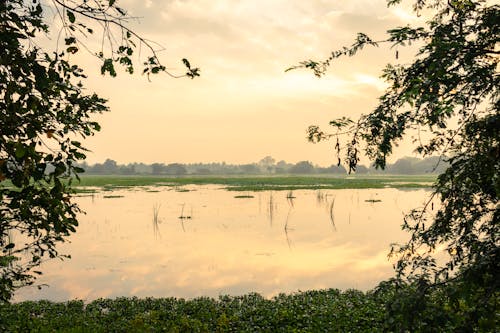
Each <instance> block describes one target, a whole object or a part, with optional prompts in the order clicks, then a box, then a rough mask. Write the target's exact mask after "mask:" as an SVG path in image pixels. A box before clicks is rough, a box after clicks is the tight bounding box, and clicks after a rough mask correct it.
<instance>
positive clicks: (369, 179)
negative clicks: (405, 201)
mask: <svg viewBox="0 0 500 333" xmlns="http://www.w3.org/2000/svg"><path fill="white" fill-rule="evenodd" d="M435 179H436V177H435V176H434V175H422V176H385V175H384V176H365V175H363V176H346V177H316V176H290V177H282V176H275V177H250V176H241V177H222V176H221V177H201V176H200V177H154V176H82V177H81V181H80V183H79V184H78V183H75V184H74V186H76V188H77V189H78V190H80V189H81V188H85V187H90V186H92V187H100V188H103V189H104V190H113V189H116V188H128V187H133V186H172V187H174V188H176V190H177V191H181V192H185V191H189V190H187V189H177V188H178V187H180V186H183V185H206V184H216V185H223V186H225V189H226V190H230V191H268V190H282V191H293V190H307V189H363V188H387V187H389V188H428V187H430V186H431V184H432V183H433V182H434V181H435Z"/></svg>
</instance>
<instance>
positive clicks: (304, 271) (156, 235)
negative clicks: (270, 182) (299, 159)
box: [15, 186, 427, 301]
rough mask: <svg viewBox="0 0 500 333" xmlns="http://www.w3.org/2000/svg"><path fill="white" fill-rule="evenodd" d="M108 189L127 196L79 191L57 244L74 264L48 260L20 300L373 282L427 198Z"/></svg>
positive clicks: (416, 194) (385, 270)
mask: <svg viewBox="0 0 500 333" xmlns="http://www.w3.org/2000/svg"><path fill="white" fill-rule="evenodd" d="M108 194H109V193H108ZM112 194H113V195H116V196H123V197H114V198H104V197H103V196H102V195H95V197H81V198H78V201H79V203H80V205H81V207H82V208H83V209H84V210H85V211H86V212H87V214H86V215H82V216H81V217H80V227H79V229H78V231H77V233H76V234H75V235H73V236H72V237H71V243H68V244H64V245H63V246H61V251H62V252H64V253H69V254H71V256H72V259H70V260H66V261H63V262H61V261H50V262H46V263H45V264H44V265H43V266H42V270H43V271H44V275H43V276H42V277H41V278H40V279H39V280H38V282H39V283H46V284H48V285H50V287H47V288H43V289H42V290H41V291H39V290H37V289H36V288H25V289H23V290H20V291H19V292H18V294H17V295H16V298H15V300H16V301H20V300H26V299H41V298H47V299H51V300H68V299H73V298H79V299H85V300H88V301H89V300H92V299H95V298H99V297H117V296H139V297H146V296H155V297H167V296H176V297H197V296H217V295H219V294H231V295H238V294H244V293H248V292H252V291H255V292H259V293H261V294H263V295H265V296H271V295H274V294H277V293H279V292H293V291H297V290H306V289H312V288H330V287H335V288H341V289H345V288H358V289H365V290H366V289H370V288H372V287H374V286H375V285H376V284H377V282H378V281H380V280H382V279H384V278H387V277H389V276H390V275H391V274H392V268H391V263H390V262H389V261H388V259H387V253H388V250H389V244H390V243H393V242H395V241H404V240H405V239H406V238H407V235H406V234H405V233H403V232H402V231H401V230H400V224H401V223H402V216H403V212H404V211H409V210H410V209H411V208H414V207H415V206H417V205H418V204H419V203H422V202H423V201H424V199H425V198H426V197H427V192H425V191H424V190H414V191H400V190H396V189H377V190H321V191H313V190H301V191H294V192H293V193H290V192H286V191H274V192H262V193H251V194H252V195H248V198H235V193H234V192H229V191H224V190H220V189H219V188H218V187H217V186H203V187H201V186H191V187H185V188H182V189H173V190H171V189H169V188H161V191H159V192H148V191H145V190H144V191H132V190H131V191H115V192H113V193H112ZM252 196H253V197H252ZM375 199H376V200H381V201H375ZM367 200H369V202H367ZM370 200H373V201H370ZM151 221H152V222H151Z"/></svg>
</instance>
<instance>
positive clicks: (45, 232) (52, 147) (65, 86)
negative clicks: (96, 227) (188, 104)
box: [0, 0, 199, 303]
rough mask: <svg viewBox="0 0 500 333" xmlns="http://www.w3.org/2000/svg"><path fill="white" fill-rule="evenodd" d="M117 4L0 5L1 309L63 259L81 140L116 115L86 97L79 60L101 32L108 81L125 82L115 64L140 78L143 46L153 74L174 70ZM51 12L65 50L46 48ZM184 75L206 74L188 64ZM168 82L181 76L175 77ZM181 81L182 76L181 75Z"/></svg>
mask: <svg viewBox="0 0 500 333" xmlns="http://www.w3.org/2000/svg"><path fill="white" fill-rule="evenodd" d="M115 2H116V1H115V0H109V1H108V0H106V1H104V0H94V1H86V0H82V1H78V0H53V1H51V2H48V3H44V2H43V0H31V1H25V0H5V1H1V2H0V50H2V51H1V53H0V247H1V253H0V303H1V302H5V301H8V300H9V299H10V298H11V297H12V295H13V293H14V291H15V290H16V289H17V288H19V287H21V286H23V285H29V284H32V283H33V282H34V275H33V274H41V272H39V271H36V270H34V269H35V267H37V266H38V265H39V264H40V263H41V262H42V261H43V260H45V259H47V258H56V257H58V258H64V256H63V255H61V254H60V253H59V252H58V250H57V248H56V244H57V243H60V242H64V240H65V238H66V237H67V236H68V235H69V234H70V233H72V232H74V231H75V230H76V227H77V225H78V221H77V214H78V213H79V212H80V209H79V208H78V206H77V205H76V204H75V203H74V202H73V201H72V198H71V193H72V192H71V184H72V180H73V179H74V178H75V177H76V178H78V173H80V172H82V171H83V170H82V169H81V168H79V167H78V166H76V162H78V161H82V160H84V159H85V153H86V149H85V148H84V147H83V146H82V144H81V143H80V142H79V141H78V137H81V138H85V137H88V136H90V135H93V134H94V133H95V132H96V131H99V129H100V127H99V124H98V123H96V122H94V121H93V120H92V119H91V116H92V115H93V114H96V113H101V112H104V111H107V110H108V107H107V106H106V104H105V102H106V101H105V100H104V99H102V98H100V97H99V96H97V95H96V94H87V93H86V92H85V89H84V86H83V83H82V80H83V79H85V77H86V76H85V74H84V72H83V70H82V69H81V68H79V67H78V66H76V65H74V64H71V63H70V61H69V59H70V58H71V56H72V55H73V54H75V53H77V52H81V50H82V49H83V50H85V49H88V45H86V44H85V38H86V36H89V35H91V34H92V33H93V32H94V29H95V27H96V26H97V27H98V28H99V29H101V31H99V35H101V36H104V37H102V38H103V40H102V43H101V44H102V45H109V47H108V48H107V49H106V48H103V50H99V52H95V53H93V52H92V51H90V52H91V54H95V56H97V57H98V58H99V59H100V61H101V62H102V66H101V73H102V74H109V75H111V76H116V69H115V64H118V65H121V66H123V67H124V69H125V71H126V72H128V73H133V71H134V65H133V62H132V58H131V57H132V55H133V54H134V50H135V48H136V46H143V48H144V49H149V51H150V55H149V56H148V57H147V59H146V60H145V62H144V68H143V73H144V74H146V75H149V74H155V73H159V72H167V71H166V68H165V67H164V66H163V65H162V64H161V63H160V61H159V60H158V57H157V55H156V50H155V49H154V48H153V46H152V45H151V44H150V43H149V42H147V41H146V40H144V39H143V38H142V37H141V36H140V35H138V34H137V33H135V32H134V31H132V30H131V29H129V28H128V27H127V22H128V20H129V17H128V16H127V14H126V12H125V11H124V10H123V9H122V8H120V7H118V6H117V5H116V3H115ZM49 5H51V6H52V9H53V10H54V12H55V13H56V14H57V15H58V16H59V19H60V22H61V24H62V29H61V31H60V34H59V35H60V40H61V42H62V41H63V44H64V46H63V47H62V45H59V46H58V50H57V51H56V52H53V53H51V52H48V51H44V50H43V49H41V48H40V47H38V46H37V39H36V37H37V36H38V35H40V34H47V33H49V26H48V25H47V24H46V23H45V22H44V11H46V10H47V8H49V7H50V6H49ZM183 62H184V64H185V66H186V67H187V72H186V74H185V76H188V77H191V78H194V77H195V76H198V75H199V73H198V69H197V68H192V67H191V65H190V64H189V62H188V61H187V60H185V59H183ZM167 74H169V75H171V76H175V75H173V74H171V73H168V72H167ZM176 77H177V76H176Z"/></svg>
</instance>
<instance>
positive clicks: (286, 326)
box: [0, 289, 384, 332]
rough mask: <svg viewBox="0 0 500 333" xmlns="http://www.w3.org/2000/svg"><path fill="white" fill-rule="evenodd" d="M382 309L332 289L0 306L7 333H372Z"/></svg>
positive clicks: (370, 297) (368, 296)
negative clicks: (270, 296) (266, 295)
mask: <svg viewBox="0 0 500 333" xmlns="http://www.w3.org/2000/svg"><path fill="white" fill-rule="evenodd" d="M383 316H384V312H383V307H381V306H380V300H379V299H378V297H377V296H375V295H374V294H373V293H362V292H360V291H354V290H350V291H346V292H340V291H338V290H335V289H330V290H322V291H309V292H301V293H297V294H292V295H285V294H281V295H279V296H276V297H274V298H273V299H271V300H268V299H265V298H263V297H262V296H260V295H258V294H248V295H245V296H238V297H230V296H220V297H219V299H217V300H216V299H213V298H208V297H202V298H197V299H193V300H184V299H176V298H158V299H154V298H145V299H138V298H117V299H114V300H111V299H98V300H95V301H93V302H91V303H89V304H87V305H85V304H84V302H83V301H70V302H65V303H53V302H49V301H38V302H22V303H17V304H10V305H2V306H0V318H2V322H3V325H5V326H4V330H5V331H8V332H34V331H46V332H51V331H71V332H157V331H162V332H262V331H265V332H277V331H280V332H285V331H287V332H291V331H303V332H306V331H307V332H312V331H314V332H319V331H322V332H324V331H330V332H347V331H350V332H368V331H370V332H377V331H382V324H383Z"/></svg>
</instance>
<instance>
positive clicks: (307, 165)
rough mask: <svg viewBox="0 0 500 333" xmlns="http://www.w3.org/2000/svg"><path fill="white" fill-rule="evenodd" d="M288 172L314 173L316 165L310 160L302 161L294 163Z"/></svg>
mask: <svg viewBox="0 0 500 333" xmlns="http://www.w3.org/2000/svg"><path fill="white" fill-rule="evenodd" d="M288 172H290V173H296V174H306V173H314V166H313V165H312V164H311V162H309V161H300V162H297V163H296V164H295V165H293V166H292V167H291V168H290V170H288Z"/></svg>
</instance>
